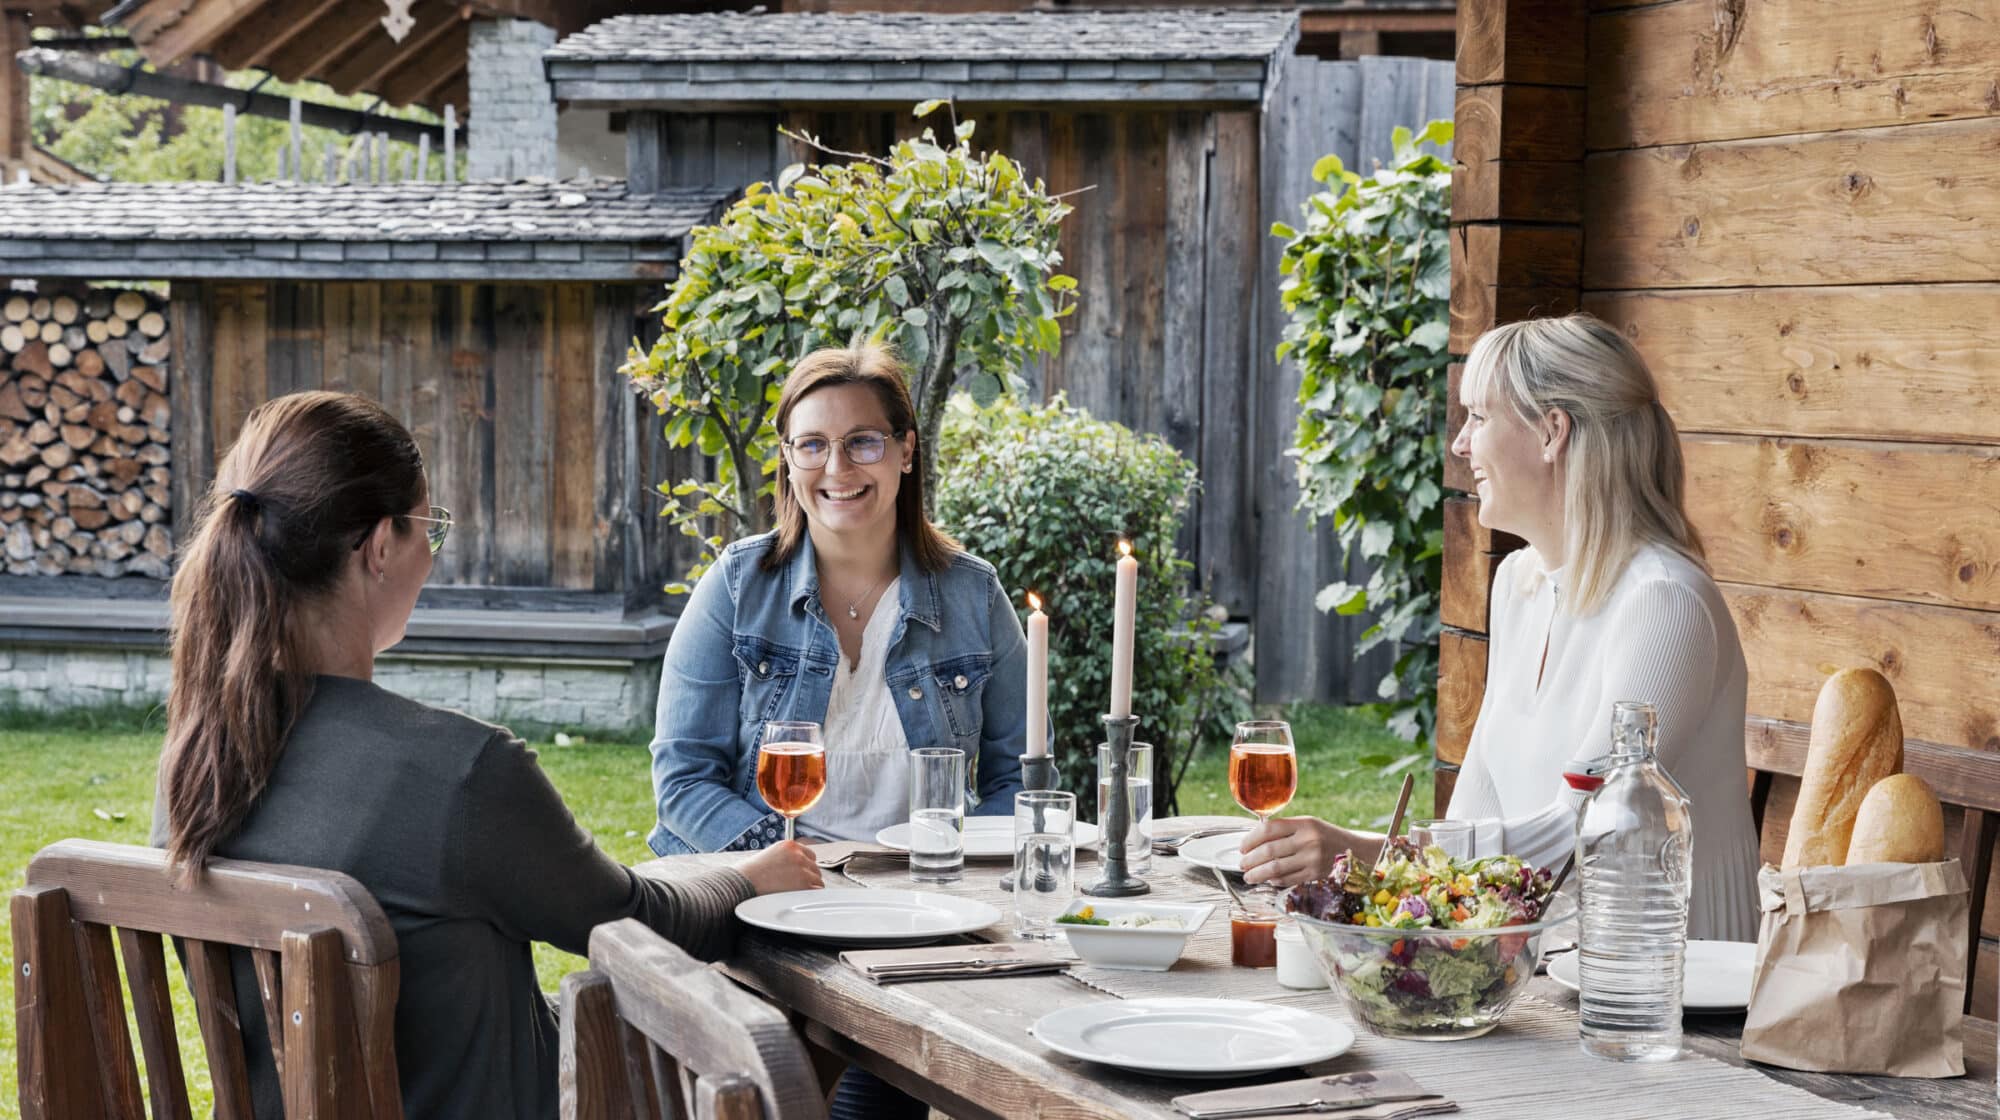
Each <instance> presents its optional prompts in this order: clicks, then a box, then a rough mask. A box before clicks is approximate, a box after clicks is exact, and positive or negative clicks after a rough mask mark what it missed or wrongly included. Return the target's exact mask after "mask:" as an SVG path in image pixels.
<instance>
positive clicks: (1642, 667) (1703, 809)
mask: <svg viewBox="0 0 2000 1120" xmlns="http://www.w3.org/2000/svg"><path fill="white" fill-rule="evenodd" d="M1460 392H1461V396H1462V398H1463V403H1464V405H1465V408H1466V421H1465V427H1464V428H1463V429H1462V430H1461V431H1459V432H1458V434H1457V438H1456V439H1455V440H1454V441H1453V443H1452V446H1451V450H1452V453H1453V454H1454V455H1458V456H1461V457H1463V458H1465V459H1466V460H1467V461H1468V462H1469V464H1470V465H1471V467H1472V477H1473V480H1474V484H1475V485H1476V486H1477V487H1478V491H1479V523H1480V524H1481V525H1484V526H1486V527H1487V528H1489V529H1494V530H1497V531H1500V532H1505V533H1511V534H1513V535H1514V536H1517V537H1520V538H1521V539H1522V540H1524V541H1526V542H1527V547H1526V548H1523V549H1521V550H1519V551H1517V552H1514V553H1512V554H1510V555H1509V556H1508V557H1507V558H1506V559H1505V560H1503V561H1501V562H1500V568H1499V570H1498V572H1496V573H1495V575H1494V577H1493V601H1492V607H1491V611H1490V613H1489V627H1490V629H1491V635H1490V639H1489V641H1490V644H1489V647H1488V652H1487V677H1486V695H1485V698H1484V699H1483V700H1482V701H1481V703H1480V707H1479V720H1478V722H1477V723H1476V724H1475V725H1474V726H1473V731H1472V741H1471V743H1470V744H1469V745H1468V747H1467V749H1466V757H1465V763H1464V765H1463V766H1461V767H1460V769H1459V776H1458V784H1457V786H1456V787H1455V788H1454V789H1453V791H1452V798H1451V807H1450V810H1449V812H1448V815H1449V816H1451V817H1453V818H1455V819H1461V820H1469V821H1471V822H1472V823H1473V825H1474V832H1475V836H1476V838H1477V839H1476V843H1477V846H1478V849H1479V850H1478V854H1479V855H1496V854H1499V853H1501V852H1508V853H1511V854H1514V855H1518V856H1520V857H1522V858H1523V859H1526V860H1527V861H1529V862H1530V863H1535V864H1540V865H1543V866H1559V865H1561V863H1562V862H1563V860H1564V859H1565V858H1566V857H1567V856H1568V855H1569V854H1570V853H1571V852H1573V851H1574V850H1575V846H1576V815H1577V809H1578V808H1579V807H1580V806H1581V804H1582V801H1583V794H1582V793H1581V792H1579V791H1578V790H1577V789H1575V788H1572V787H1571V784H1570V783H1569V782H1568V781H1566V780H1565V779H1564V777H1563V775H1564V774H1565V773H1566V772H1568V773H1576V774H1579V775H1584V774H1585V772H1586V771H1587V770H1588V769H1590V767H1591V764H1592V763H1593V762H1595V761H1597V760H1598V759H1600V758H1601V757H1603V756H1604V755H1606V754H1608V753H1609V752H1610V738H1611V735H1610V732H1611V706H1612V705H1613V704H1614V703H1616V702H1617V701H1620V700H1641V701H1646V702H1650V703H1651V704H1652V705H1653V706H1654V709H1655V711H1656V712H1657V714H1658V718H1659V724H1658V736H1659V758H1660V763H1661V765H1662V766H1664V767H1665V768H1666V769H1667V770H1668V772H1670V773H1671V774H1673V776H1674V778H1675V779H1676V780H1678V781H1679V782H1680V784H1681V786H1682V788H1684V789H1686V790H1687V792H1688V794H1689V797H1690V799H1691V801H1692V803H1693V813H1694V824H1695V831H1696V832H1697V833H1698V835H1699V836H1700V839H1699V841H1698V842H1696V844H1695V845H1694V875H1693V881H1694V889H1693V893H1692V895H1691V897H1690V898H1689V905H1688V936H1690V937H1699V938H1715V939H1721V940H1728V941H1751V940H1755V939H1756V934H1757V891H1756V887H1757V831H1756V828H1755V826H1754V825H1753V824H1752V823H1751V818H1750V799H1749V793H1748V790H1747V788H1746V786H1745V784H1744V780H1743V774H1744V765H1745V763H1744V754H1743V719H1744V711H1745V699H1746V694H1747V691H1748V687H1747V685H1748V679H1749V674H1748V671H1747V669H1746V666H1745V663H1744V660H1743V647H1742V645H1741V644H1740V643H1739V642H1738V641H1737V637H1736V626H1735V623H1734V622H1733V621H1732V620H1731V619H1730V615H1729V607H1728V604H1726V603H1725V602H1724V601H1723V598H1722V592H1721V591H1720V590H1719V589H1718V588H1717V587H1716V585H1715V580H1714V579H1713V578H1711V577H1710V575H1709V572H1708V566H1707V563H1706V561H1705V560H1704V559H1703V554H1702V547H1701V539H1700V537H1698V536H1697V535H1696V534H1695V531H1694V527H1693V526H1692V525H1690V524H1688V519H1687V512H1686V509H1685V508H1684V506H1683V499H1682V493H1683V489H1684V485H1685V484H1684V480H1683V470H1682V467H1681V444H1680V435H1679V433H1678V432H1676V431H1675V430H1674V422H1673V420H1672V419H1671V418H1670V417H1668V415H1667V410H1666V408H1665V406H1663V405H1662V404H1661V403H1660V394H1659V389H1658V387H1657V386H1656V385H1655V384H1654V382H1653V375H1652V373H1651V372H1650V371H1649V370H1648V369H1647V368H1646V362H1645V359H1644V358H1642V357H1641V356H1640V355H1639V352H1638V350H1637V349H1635V348H1634V347H1633V346H1632V344H1631V343H1630V342H1629V341H1627V340H1626V338H1625V336H1623V335H1621V334H1619V333H1618V332H1617V331H1616V330H1614V329H1612V328H1611V327H1610V326H1609V325H1607V324H1605V323H1604V322H1603V321H1601V320H1599V319H1596V318H1593V317H1592V316H1589V315H1570V316H1567V317H1565V318H1559V319H1531V320H1528V321H1525V322H1519V323H1508V324H1506V325H1505V326H1501V327H1496V328H1494V329H1493V330H1491V331H1488V332H1487V333H1486V334H1485V335H1483V336H1481V337H1480V339H1479V341H1478V342H1476V343H1474V344H1473V347H1472V353H1471V354H1470V355H1468V356H1467V358H1466V360H1465V376H1464V379H1463V381H1462V382H1461V386H1460ZM1580 784H1585V785H1587V784H1588V782H1587V781H1586V782H1583V783H1580ZM1380 843H1381V837H1379V836H1377V837H1372V838H1371V837H1367V836H1363V835H1361V834H1358V833H1354V832H1351V831H1349V830H1347V829H1342V828H1337V827H1335V826H1333V825H1330V824H1328V823H1326V822H1325V821H1318V820H1314V819H1312V818H1310V817H1293V818H1288V819H1284V820H1274V821H1271V822H1269V823H1267V824H1265V825H1262V826H1260V827H1258V828H1257V829H1254V830H1252V832H1251V833H1250V835H1249V836H1248V837H1246V838H1245V840H1244V844H1243V847H1244V856H1243V866H1244V869H1245V871H1246V872H1247V873H1248V876H1249V878H1250V879H1251V880H1253V881H1257V882H1266V881H1268V882H1278V883H1296V882H1300V881H1302V880H1304V879H1309V878H1312V877H1313V876H1315V875H1319V874H1322V873H1324V871H1325V870H1326V868H1327V866H1328V865H1329V864H1330V863H1331V862H1332V859H1333V857H1334V855H1335V854H1337V853H1339V852H1342V851H1346V850H1348V849H1350V848H1352V849H1354V850H1357V851H1366V852H1372V851H1374V850H1375V846H1376V845H1379V844H1380Z"/></svg>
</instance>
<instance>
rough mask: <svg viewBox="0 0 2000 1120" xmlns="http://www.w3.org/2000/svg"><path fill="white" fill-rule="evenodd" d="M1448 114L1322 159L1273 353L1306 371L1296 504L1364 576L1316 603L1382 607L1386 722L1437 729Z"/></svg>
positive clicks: (1361, 641)
mask: <svg viewBox="0 0 2000 1120" xmlns="http://www.w3.org/2000/svg"><path fill="white" fill-rule="evenodd" d="M1451 132H1452V126H1451V122H1450V121H1442V120H1440V121H1432V122H1431V123H1430V124H1429V125H1427V126H1425V128H1424V129H1423V131H1422V132H1420V133H1416V134H1414V135H1413V134H1412V133H1411V132H1410V130H1409V129H1407V128H1398V129H1396V131H1395V134H1394V144H1395V157H1394V158H1393V159H1392V160H1391V161H1390V164H1389V166H1387V167H1383V168H1381V169H1379V170H1377V171H1376V172H1375V174H1373V175H1371V176H1368V177H1367V178H1363V177H1362V176H1360V175H1357V174H1355V173H1354V172H1352V171H1349V170H1348V169H1347V168H1346V167H1345V166H1344V165H1343V164H1342V163H1341V161H1340V160H1339V158H1337V157H1335V156H1327V157H1326V158H1325V159H1322V160H1320V161H1319V164H1318V165H1317V166H1315V167H1314V168H1313V178H1314V180H1315V181H1317V182H1321V183H1324V184H1326V189H1325V190H1322V191H1320V192H1319V193H1317V194H1315V195H1313V196H1312V197H1311V198H1310V199H1308V200H1307V201H1306V203H1305V206H1304V208H1303V210H1304V215H1305V221H1304V227H1303V228H1298V229H1295V228H1293V227H1291V226H1287V225H1283V224H1279V225H1277V226H1274V227H1273V228H1272V234H1273V235H1274V236H1277V237H1280V238H1284V239H1285V251H1284V256H1283V263H1282V264H1281V265H1280V266H1279V272H1280V274H1281V281H1280V290H1281V291H1282V293H1283V296H1284V302H1285V308H1286V310H1287V311H1288V312H1290V316H1291V318H1290V322H1289V324H1288V325H1287V326H1286V328H1285V333H1284V341H1283V342H1282V343H1281V344H1280V345H1279V347H1278V356H1279V357H1280V358H1284V357H1286V356H1290V357H1291V358H1292V359H1293V360H1294V361H1296V362H1298V364H1299V368H1300V371H1301V373H1302V374H1303V377H1302V380H1301V383H1300V386H1299V420H1298V427H1297V430H1296V432H1295V433H1294V441H1293V442H1294V446H1293V447H1292V449H1291V451H1290V452H1289V454H1291V455H1293V456H1294V457H1296V459H1297V463H1298V478H1299V491H1300V497H1299V506H1300V508H1301V509H1304V510H1305V511H1306V512H1307V513H1308V514H1309V515H1310V516H1311V517H1312V518H1313V519H1314V520H1315V521H1317V520H1319V519H1321V518H1327V519H1330V520H1331V521H1332V523H1333V526H1334V529H1335V532H1336V534H1337V535H1338V537H1339V540H1340V544H1341V549H1342V551H1343V553H1344V554H1345V555H1347V556H1349V557H1352V556H1353V555H1354V554H1355V553H1356V552H1357V550H1358V552H1359V555H1360V556H1361V558H1362V559H1363V560H1365V561H1367V563H1368V564H1369V565H1370V566H1371V567H1372V569H1373V572H1372V574H1371V575H1370V576H1369V577H1368V580H1367V582H1366V583H1363V584H1352V583H1347V582H1335V583H1331V584H1328V585H1327V586H1326V587H1323V588H1321V589H1320V591H1319V594H1318V597H1317V605H1318V606H1319V609H1320V610H1323V611H1326V610H1330V611H1336V612H1338V613H1340V614H1359V613H1361V612H1363V611H1368V612H1372V613H1373V615H1374V619H1375V623H1374V625H1372V626H1370V627H1369V628H1368V629H1367V630H1365V631H1363V632H1362V634H1361V636H1360V637H1359V638H1358V639H1357V640H1356V642H1355V652H1356V653H1362V652H1365V651H1367V650H1370V649H1373V648H1375V647H1376V646H1378V645H1381V644H1383V643H1385V642H1387V643H1393V645H1394V647H1395V649H1396V650H1397V656H1396V661H1395V667H1394V668H1393V670H1391V672H1390V673H1389V674H1388V675H1387V676H1385V677H1384V678H1383V679H1382V681H1381V682H1380V685H1379V693H1380V695H1381V696H1382V697H1383V699H1384V700H1385V701H1388V702H1389V725H1390V727H1391V729H1392V730H1394V731H1395V732H1396V733H1397V734H1399V735H1401V736H1402V737H1403V738H1405V739H1409V740H1414V741H1416V742H1417V743H1419V744H1425V743H1428V742H1429V741H1430V739H1431V736H1432V733H1433V731H1434V729H1435V727H1436V724H1437V656H1438V654H1437V651H1438V586H1439V582H1440V579H1441V577H1442V568H1443V552H1444V547H1443V542H1444V506H1443V497H1444V495H1443V491H1442V488H1441V485H1440V479H1439V464H1440V463H1441V462H1442V456H1443V453H1444V446H1445V441H1446V440H1447V439H1448V438H1449V437H1448V436H1447V435H1446V434H1445V431H1444V426H1445V421H1444V415H1445V392H1446V390H1445V367H1446V364H1447V363H1448V362H1449V361H1450V356H1449V354H1448V353H1447V348H1446V342H1447V339H1448V336H1449V334H1450V302H1451V253H1450V245H1449V242H1448V241H1447V237H1448V230H1449V226H1450V221H1451V167H1450V165H1449V164H1447V163H1446V162H1445V161H1444V160H1443V159H1440V158H1439V157H1438V156H1437V155H1435V154H1433V153H1432V152H1429V151H1425V150H1423V149H1422V148H1421V147H1420V146H1421V145H1423V144H1425V143H1430V144H1434V145H1437V146H1439V147H1440V148H1441V147H1442V146H1443V145H1446V144H1449V143H1450V142H1451Z"/></svg>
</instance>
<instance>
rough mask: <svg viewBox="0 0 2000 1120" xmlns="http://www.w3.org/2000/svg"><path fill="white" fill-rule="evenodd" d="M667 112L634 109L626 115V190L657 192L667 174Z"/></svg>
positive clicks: (632, 192) (636, 193) (630, 191)
mask: <svg viewBox="0 0 2000 1120" xmlns="http://www.w3.org/2000/svg"><path fill="white" fill-rule="evenodd" d="M666 163H667V115H666V114H665V113H659V112H654V111H652V110H633V111H632V112H631V113H628V114H626V117H625V189H626V190H627V191H628V192H629V193H631V194H635V195H649V194H654V193H656V192H658V191H659V189H660V183H661V182H662V181H663V179H664V178H665V175H666Z"/></svg>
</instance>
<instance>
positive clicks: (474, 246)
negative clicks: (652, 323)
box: [0, 179, 730, 280]
mask: <svg viewBox="0 0 2000 1120" xmlns="http://www.w3.org/2000/svg"><path fill="white" fill-rule="evenodd" d="M729 193H730V192H728V191H726V190H724V189H722V188H713V189H703V190H685V189H683V190H673V191H663V192H661V193H659V194H656V195H650V196H637V195H632V194H630V193H629V192H628V191H627V189H626V185H625V182H624V180H622V179H575V180H568V181H560V182H557V181H550V180H542V179H530V180H524V181H518V182H469V183H431V182H402V183H354V184H342V185H326V184H317V183H310V184H309V183H241V184H223V183H208V182H175V183H92V184H85V185H78V186H13V187H7V188H4V189H0V230H4V231H6V234H7V236H6V237H5V238H4V239H0V262H5V265H4V267H5V268H7V269H9V270H11V271H13V272H16V273H17V274H20V275H27V276H83V277H91V278H103V279H110V278H121V277H129V278H141V279H155V280H179V279H198V278H209V277H215V278H221V277H257V278H268V279H342V280H366V279H397V278H404V279H435V280H452V279H479V280H486V279H510V280H531V279H550V280H629V279H656V278H662V277H665V276H668V275H670V274H671V273H672V271H673V268H674V266H675V264H676V262H678V261H679V260H680V258H681V257H682V256H683V255H685V243H686V238H687V234H688V231H689V230H690V229H691V228H693V227H694V226H696V225H699V224H701V223H703V222H706V221H710V220H712V219H713V218H714V217H715V216H716V215H717V214H719V213H720V212H721V209H722V206H723V204H724V202H725V201H726V200H727V199H728V197H729Z"/></svg>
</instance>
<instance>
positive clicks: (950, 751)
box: [910, 747, 965, 883]
mask: <svg viewBox="0 0 2000 1120" xmlns="http://www.w3.org/2000/svg"><path fill="white" fill-rule="evenodd" d="M964 874H965V752H964V751H961V750H958V749H956V748H953V747H925V748H923V749H921V750H914V751H911V752H910V878H912V879H914V880H916V881H917V882H919V883H956V882H958V880H959V879H960V877H961V876H963V875H964Z"/></svg>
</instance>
